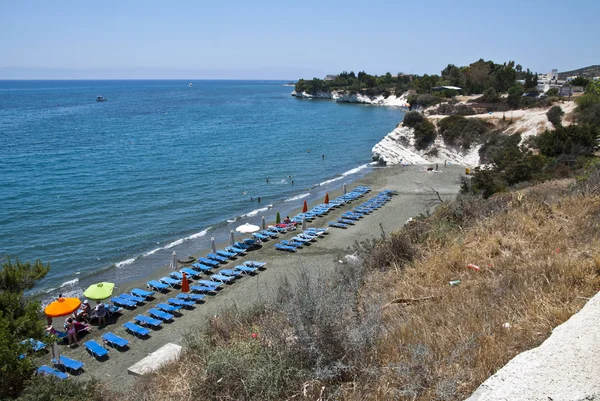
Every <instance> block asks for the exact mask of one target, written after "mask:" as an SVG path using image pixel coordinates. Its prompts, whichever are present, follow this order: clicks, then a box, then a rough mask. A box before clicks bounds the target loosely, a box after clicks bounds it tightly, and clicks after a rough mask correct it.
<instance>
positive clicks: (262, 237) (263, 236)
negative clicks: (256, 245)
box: [252, 233, 271, 241]
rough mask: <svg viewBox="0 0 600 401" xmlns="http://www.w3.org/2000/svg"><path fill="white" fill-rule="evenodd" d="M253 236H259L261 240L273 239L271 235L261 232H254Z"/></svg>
mask: <svg viewBox="0 0 600 401" xmlns="http://www.w3.org/2000/svg"><path fill="white" fill-rule="evenodd" d="M252 236H253V237H254V238H257V239H259V240H261V241H268V240H270V239H271V237H269V236H268V235H264V234H261V233H254V234H252Z"/></svg>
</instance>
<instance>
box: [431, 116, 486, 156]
mask: <svg viewBox="0 0 600 401" xmlns="http://www.w3.org/2000/svg"><path fill="white" fill-rule="evenodd" d="M438 127H439V130H440V134H441V135H442V138H444V142H445V143H446V144H448V145H452V146H460V147H462V148H463V149H469V148H470V147H471V145H473V144H474V143H479V142H481V141H483V140H484V138H485V134H486V133H487V132H488V129H487V127H486V126H485V123H484V122H483V121H481V120H479V119H477V118H464V117H461V116H450V117H446V118H444V119H442V120H440V122H439V123H438Z"/></svg>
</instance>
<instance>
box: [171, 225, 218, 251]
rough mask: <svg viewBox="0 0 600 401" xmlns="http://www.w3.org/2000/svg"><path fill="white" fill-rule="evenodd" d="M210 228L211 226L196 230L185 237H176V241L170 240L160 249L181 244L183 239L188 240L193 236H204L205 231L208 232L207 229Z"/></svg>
mask: <svg viewBox="0 0 600 401" xmlns="http://www.w3.org/2000/svg"><path fill="white" fill-rule="evenodd" d="M210 229H211V227H208V228H206V229H204V230H202V231H200V232H197V233H195V234H192V235H188V236H187V237H184V238H180V239H178V240H176V241H173V242H171V243H170V244H167V245H165V246H164V247H163V248H162V249H171V248H173V247H174V246H177V245H180V244H183V243H184V242H185V241H189V240H191V239H194V238H200V237H204V236H205V235H206V233H207V232H208V230H210Z"/></svg>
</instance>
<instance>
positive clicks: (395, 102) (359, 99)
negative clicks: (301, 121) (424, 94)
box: [292, 91, 407, 107]
mask: <svg viewBox="0 0 600 401" xmlns="http://www.w3.org/2000/svg"><path fill="white" fill-rule="evenodd" d="M292 96H295V97H297V98H305V99H329V100H335V101H336V102H340V103H361V104H372V105H377V106H390V107H406V104H407V102H406V96H407V95H406V94H403V95H402V96H399V97H396V96H393V95H391V96H388V97H387V98H384V97H383V96H382V95H380V96H374V97H369V96H366V95H362V94H360V93H355V94H352V95H351V94H349V93H347V92H345V91H332V92H318V93H316V94H310V93H307V92H296V91H293V92H292Z"/></svg>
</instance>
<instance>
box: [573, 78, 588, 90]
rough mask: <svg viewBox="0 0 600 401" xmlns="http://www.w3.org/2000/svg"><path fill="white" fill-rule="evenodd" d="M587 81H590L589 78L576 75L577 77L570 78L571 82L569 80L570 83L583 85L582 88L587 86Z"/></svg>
mask: <svg viewBox="0 0 600 401" xmlns="http://www.w3.org/2000/svg"><path fill="white" fill-rule="evenodd" d="M589 83H590V80H589V79H587V78H585V77H577V78H575V79H573V80H571V82H570V84H571V85H575V86H583V87H584V88H585V87H586V86H588V84H589Z"/></svg>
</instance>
